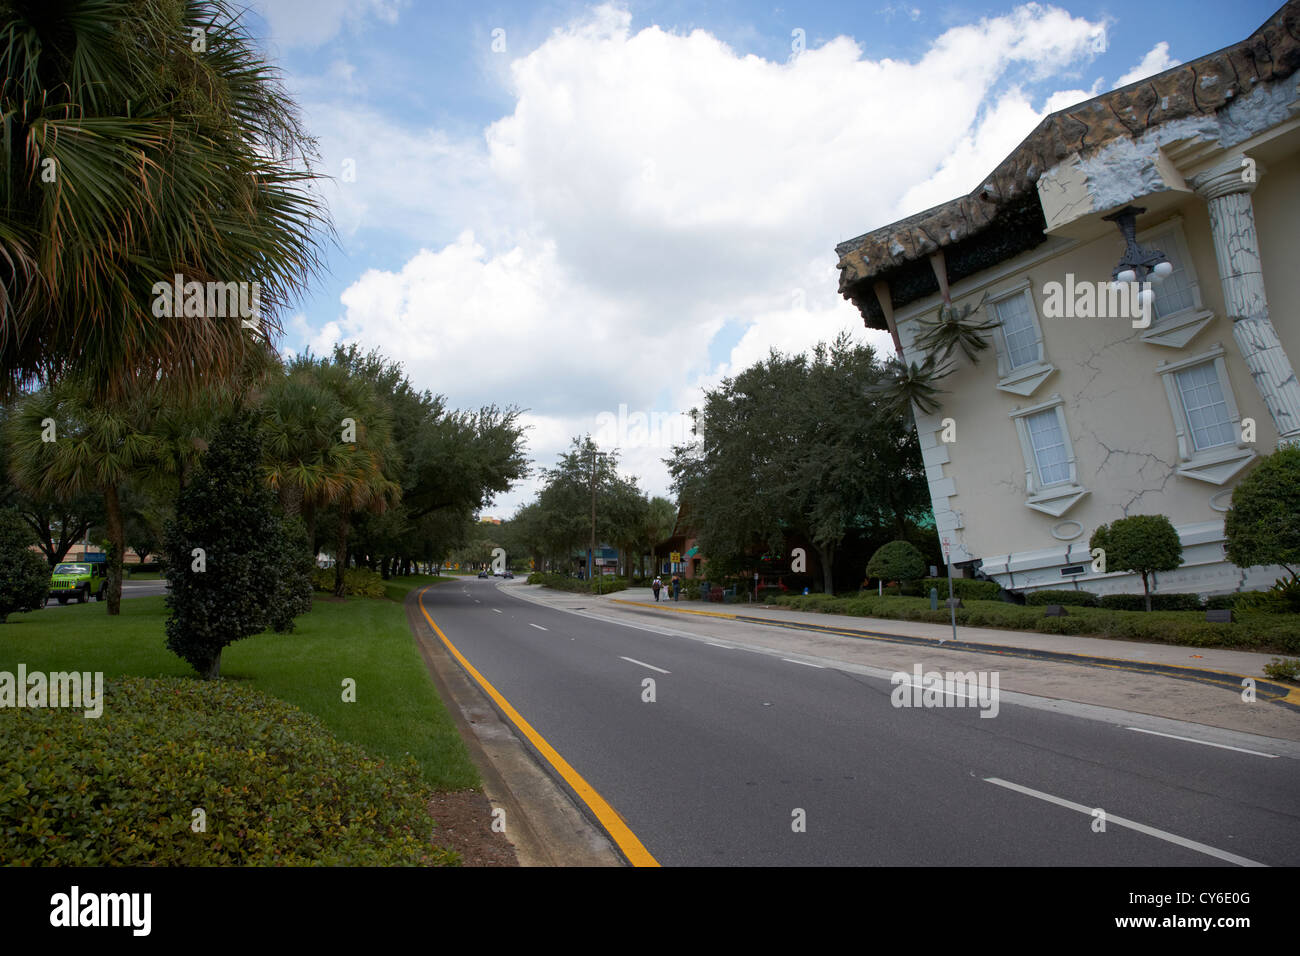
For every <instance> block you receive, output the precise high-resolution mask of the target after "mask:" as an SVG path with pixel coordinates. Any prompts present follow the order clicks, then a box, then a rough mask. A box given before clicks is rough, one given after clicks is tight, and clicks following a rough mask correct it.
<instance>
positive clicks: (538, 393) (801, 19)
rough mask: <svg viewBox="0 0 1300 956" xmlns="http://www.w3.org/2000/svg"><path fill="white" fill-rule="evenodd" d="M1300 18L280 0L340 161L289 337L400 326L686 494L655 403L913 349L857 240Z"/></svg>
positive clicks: (553, 439) (461, 369)
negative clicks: (614, 423) (857, 255)
mask: <svg viewBox="0 0 1300 956" xmlns="http://www.w3.org/2000/svg"><path fill="white" fill-rule="evenodd" d="M1275 9H1276V4H1274V3H1256V2H1234V3H1222V2H1217V3H1199V2H1197V3H1162V2H1149V3H1144V4H1108V3H1095V2H1085V3H1067V4H1062V5H1052V4H1032V3H1031V4H1010V3H1008V4H998V5H986V4H931V3H921V2H915V3H906V2H890V3H880V2H871V0H867V2H866V3H829V2H816V3H799V4H784V5H779V4H771V3H743V2H721V3H719V2H709V3H702V2H691V0H667V2H646V3H621V4H605V5H599V4H586V3H576V2H556V3H545V4H526V3H500V2H492V0H489V2H486V3H441V2H439V3H432V2H425V0H406V2H402V0H253V3H252V12H251V13H250V14H249V20H250V26H251V27H252V29H253V32H254V34H255V35H256V36H258V37H261V38H264V40H265V44H266V49H267V51H268V55H269V56H270V57H271V58H272V60H273V61H274V62H276V63H277V64H278V65H279V67H280V68H281V70H282V71H283V73H284V78H285V82H286V85H287V86H288V88H289V90H290V91H291V92H292V93H293V94H294V96H295V98H296V99H297V100H298V102H299V103H300V104H301V106H302V109H303V113H304V117H305V119H306V122H307V125H308V128H309V129H310V130H311V132H312V133H313V135H315V136H316V137H317V138H318V139H319V142H320V146H321V152H322V163H321V167H320V169H321V172H323V173H325V174H327V175H329V176H332V177H334V179H333V180H332V181H330V182H328V183H326V184H324V185H323V186H322V192H323V194H324V196H325V198H326V200H327V202H328V203H329V206H330V209H331V213H332V216H333V219H334V222H335V225H336V228H337V230H338V242H337V245H336V246H335V247H333V248H331V249H330V250H329V253H328V256H327V264H328V269H327V271H326V272H325V273H323V274H322V275H320V276H319V278H318V280H317V282H316V284H315V286H314V288H313V290H312V293H311V294H310V295H309V296H307V297H305V298H304V299H303V300H302V301H301V302H299V303H298V304H297V308H296V309H295V311H294V313H293V314H291V315H286V316H283V317H282V319H283V324H284V325H285V327H286V329H287V334H286V337H285V339H284V341H283V342H282V345H283V347H284V348H285V349H286V350H291V351H299V350H302V349H304V348H307V347H311V348H313V349H315V350H317V351H324V350H326V349H328V348H329V346H330V345H331V344H333V343H334V342H352V341H356V342H360V343H362V344H363V345H364V346H366V347H371V346H376V347H378V348H380V349H381V350H382V351H384V352H385V354H387V355H389V356H390V357H392V358H396V359H399V360H400V361H402V362H403V363H404V364H405V366H406V368H407V371H408V373H409V374H410V375H411V377H412V379H413V380H414V381H415V382H416V384H417V385H419V386H420V387H422V388H429V389H431V390H433V391H435V392H440V393H442V394H445V395H447V396H448V399H449V401H450V403H451V404H452V405H453V406H456V407H462V408H475V407H479V406H481V405H484V404H489V403H494V404H497V405H498V406H506V405H516V406H519V407H521V408H525V409H528V412H527V414H526V416H525V419H526V421H527V422H528V423H529V425H530V426H531V427H530V431H529V447H530V453H531V454H532V456H533V457H534V458H535V459H536V461H537V462H538V463H539V464H540V465H541V466H549V465H551V464H553V462H554V460H555V457H556V455H557V454H558V453H559V452H560V451H561V450H563V449H564V448H565V447H566V446H567V444H568V441H569V439H570V438H571V437H572V436H575V435H579V434H583V433H586V432H592V433H594V434H595V435H596V437H597V438H598V440H600V441H601V444H602V447H605V448H613V447H616V446H617V447H618V448H619V450H620V455H621V459H622V462H623V464H624V471H625V472H626V473H628V474H635V475H636V476H638V478H639V480H640V482H641V485H642V487H643V488H645V489H646V490H648V491H650V492H652V493H665V492H666V491H667V490H668V477H667V471H666V469H665V468H664V467H663V465H662V463H661V461H660V459H662V458H663V457H664V456H666V455H667V454H668V446H669V445H670V444H671V443H672V441H674V440H680V438H681V436H682V429H681V426H680V422H679V421H678V420H673V421H672V423H671V424H665V421H664V418H663V417H661V418H660V419H658V420H657V422H658V423H657V424H654V423H655V421H656V420H655V419H652V418H651V417H650V416H652V415H655V414H656V413H657V414H658V415H659V416H666V415H668V414H677V413H681V412H684V411H686V410H687V409H689V408H691V407H692V406H693V405H697V404H699V401H700V396H701V390H702V389H703V388H706V387H710V386H712V385H715V384H716V383H717V382H718V381H720V379H721V378H722V377H723V376H725V375H728V374H733V373H734V372H736V371H739V370H740V369H742V368H744V367H746V366H747V365H749V364H751V363H753V362H754V361H757V360H759V359H761V358H762V357H764V356H765V355H766V353H767V351H768V349H769V348H773V347H775V348H780V349H782V350H783V351H787V352H788V351H794V350H803V349H807V348H809V347H811V346H812V345H813V344H814V343H816V342H817V341H819V340H829V339H831V338H834V336H835V335H836V334H837V333H838V332H839V331H841V330H843V329H849V330H851V331H852V332H853V333H854V335H855V336H856V337H858V338H860V339H862V340H864V341H868V342H870V343H871V344H873V345H875V346H876V347H877V349H880V350H884V349H885V348H887V339H886V338H885V337H884V336H882V335H881V333H876V332H867V331H866V330H864V329H863V328H862V324H861V320H860V318H859V317H858V316H857V314H856V311H855V310H854V309H853V308H852V307H851V306H850V305H849V304H848V303H846V302H844V301H843V300H842V299H840V298H839V296H838V295H837V293H836V278H837V274H836V272H835V268H834V266H835V255H834V251H833V250H834V246H835V244H836V243H837V242H839V241H841V240H843V239H846V238H850V237H852V236H854V235H858V234H860V233H862V232H865V231H867V230H869V229H872V228H875V227H877V226H880V225H883V224H885V223H888V222H891V221H893V220H895V219H898V218H901V217H902V216H905V215H908V214H910V213H912V212H916V211H918V210H920V209H923V208H926V207H927V206H930V205H933V204H935V203H938V202H943V201H945V200H947V199H950V198H952V197H953V196H956V195H959V194H961V193H964V192H966V191H968V190H970V189H971V188H973V187H974V186H975V185H977V184H978V182H979V180H980V179H981V178H982V177H983V176H984V175H985V174H986V173H987V172H988V171H989V170H990V169H992V168H993V167H994V166H995V165H996V164H997V163H998V162H999V161H1000V160H1001V159H1002V158H1003V157H1004V156H1005V155H1007V153H1009V152H1010V151H1011V150H1012V149H1013V148H1014V147H1015V145H1016V144H1017V143H1018V142H1019V141H1020V140H1021V139H1023V137H1024V136H1025V135H1027V134H1028V133H1029V132H1030V131H1031V130H1032V129H1033V127H1034V125H1035V124H1036V123H1037V122H1038V121H1039V120H1040V119H1041V118H1042V117H1043V116H1044V115H1046V114H1047V113H1048V112H1050V111H1052V110H1054V109H1060V108H1064V107H1065V106H1069V105H1071V104H1073V103H1075V102H1078V101H1080V100H1082V99H1086V98H1088V97H1090V96H1095V95H1098V94H1100V93H1102V92H1105V91H1106V90H1109V89H1111V88H1113V87H1114V86H1116V85H1119V84H1120V83H1121V81H1125V82H1131V81H1132V80H1135V79H1139V78H1141V77H1142V76H1145V75H1150V74H1152V73H1155V72H1159V71H1160V70H1162V69H1166V68H1169V67H1170V66H1173V65H1175V64H1176V63H1179V62H1185V61H1187V60H1191V59H1195V58H1196V57H1198V56H1202V55H1204V54H1206V53H1209V52H1212V51H1214V50H1217V49H1219V48H1221V47H1223V46H1227V45H1229V44H1232V43H1235V42H1237V41H1238V40H1240V39H1242V38H1244V37H1245V36H1247V35H1248V34H1249V33H1250V32H1251V31H1252V30H1253V29H1254V28H1255V27H1257V26H1258V25H1259V24H1260V23H1262V22H1263V21H1264V20H1265V19H1267V18H1268V17H1269V16H1270V15H1271V14H1272V13H1273V12H1274V10H1275ZM791 401H797V396H792V397H791ZM620 406H624V413H623V416H622V418H621V419H619V421H621V422H627V421H631V422H633V423H634V424H635V423H636V422H637V421H638V419H637V418H636V417H635V416H636V415H637V414H638V413H640V414H642V415H644V416H646V420H647V421H650V422H651V423H652V427H649V428H648V429H643V430H638V429H635V428H633V429H631V430H629V429H628V428H627V427H625V426H621V425H620V426H618V427H611V426H610V424H609V423H610V421H611V419H613V418H615V417H617V416H618V415H619V410H620ZM535 488H536V484H535V482H531V481H530V482H525V483H524V484H523V485H521V486H520V487H519V488H517V489H516V490H514V491H512V492H511V493H509V494H507V495H504V496H502V497H501V498H500V499H498V501H497V502H496V503H494V505H493V506H492V507H491V508H489V509H488V511H489V513H492V514H496V515H499V516H502V517H508V516H509V514H510V513H511V512H513V510H514V508H515V507H517V506H518V505H519V504H522V503H524V502H526V501H527V500H529V499H530V498H531V496H532V494H533V492H534V490H535Z"/></svg>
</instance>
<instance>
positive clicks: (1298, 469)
mask: <svg viewBox="0 0 1300 956" xmlns="http://www.w3.org/2000/svg"><path fill="white" fill-rule="evenodd" d="M1223 533H1224V537H1225V539H1226V540H1225V545H1226V547H1225V551H1226V553H1227V556H1228V560H1229V561H1231V562H1232V563H1233V564H1235V565H1237V567H1239V568H1250V567H1257V566H1259V565H1268V564H1280V565H1283V566H1285V567H1287V568H1288V569H1289V570H1291V571H1292V576H1293V577H1294V574H1295V570H1296V569H1297V568H1300V448H1295V447H1285V448H1279V449H1278V450H1277V451H1275V452H1273V453H1272V454H1270V455H1265V456H1264V458H1263V459H1262V460H1261V461H1260V462H1259V464H1258V465H1256V466H1255V468H1254V470H1253V471H1252V472H1251V473H1250V474H1249V475H1247V476H1246V477H1245V479H1244V480H1243V481H1242V482H1241V484H1239V485H1237V487H1236V488H1235V489H1234V490H1233V492H1232V507H1230V508H1229V509H1228V513H1227V514H1225V515H1224V516H1223Z"/></svg>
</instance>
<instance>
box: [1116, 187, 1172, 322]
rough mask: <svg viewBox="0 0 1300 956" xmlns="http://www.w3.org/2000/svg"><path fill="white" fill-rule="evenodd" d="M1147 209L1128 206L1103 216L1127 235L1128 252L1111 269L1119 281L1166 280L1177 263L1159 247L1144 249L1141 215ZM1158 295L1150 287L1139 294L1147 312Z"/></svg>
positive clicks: (1144, 313)
mask: <svg viewBox="0 0 1300 956" xmlns="http://www.w3.org/2000/svg"><path fill="white" fill-rule="evenodd" d="M1144 212H1146V208H1145V207H1143V206H1125V207H1124V208H1123V209H1120V210H1119V211H1117V212H1113V213H1111V214H1110V215H1109V216H1102V219H1104V220H1106V221H1107V222H1113V223H1115V225H1116V226H1118V227H1119V231H1120V235H1122V236H1123V237H1124V255H1123V256H1122V257H1121V258H1120V260H1119V262H1118V263H1117V264H1116V266H1115V268H1114V269H1112V270H1111V278H1112V279H1114V281H1116V282H1123V283H1128V282H1139V283H1145V282H1146V281H1147V279H1148V278H1150V280H1151V281H1152V282H1163V281H1164V280H1165V278H1166V277H1167V276H1168V275H1170V273H1172V272H1173V271H1174V264H1173V263H1172V262H1170V261H1169V258H1168V257H1167V256H1166V255H1165V254H1164V253H1163V252H1161V251H1160V250H1159V249H1144V248H1142V247H1141V246H1140V245H1138V241H1137V217H1138V216H1140V215H1142V214H1143V213H1144ZM1155 298H1156V294H1155V293H1154V292H1152V291H1151V290H1150V289H1149V288H1144V289H1142V290H1141V291H1140V292H1139V293H1138V302H1139V303H1140V304H1141V307H1142V313H1143V315H1146V314H1147V310H1148V309H1150V308H1152V307H1153V306H1154V304H1155Z"/></svg>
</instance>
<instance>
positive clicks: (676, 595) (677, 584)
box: [673, 574, 682, 601]
mask: <svg viewBox="0 0 1300 956" xmlns="http://www.w3.org/2000/svg"><path fill="white" fill-rule="evenodd" d="M681 599H682V579H681V578H679V577H678V576H677V575H676V574H674V575H673V600H674V601H680V600H681Z"/></svg>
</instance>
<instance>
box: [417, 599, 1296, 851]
mask: <svg viewBox="0 0 1300 956" xmlns="http://www.w3.org/2000/svg"><path fill="white" fill-rule="evenodd" d="M423 602H424V606H425V608H426V609H427V611H428V613H429V614H430V615H431V616H432V617H433V619H434V621H436V622H437V624H438V626H439V627H440V628H441V629H442V631H443V632H444V633H445V634H446V635H447V638H448V639H449V640H450V641H451V642H452V643H453V644H454V645H455V646H456V647H457V649H458V650H459V651H460V652H461V653H462V654H463V655H464V656H465V657H466V658H467V659H468V660H469V662H470V663H471V664H472V665H473V666H474V667H475V668H476V669H477V670H478V671H479V672H480V673H481V674H482V675H483V676H484V677H485V678H486V679H487V680H488V681H490V682H491V684H492V685H493V686H494V687H495V688H496V689H497V691H499V692H500V693H501V694H502V695H503V696H504V697H505V698H506V700H508V701H509V702H510V704H511V705H513V707H514V708H515V709H516V710H517V711H519V713H520V714H521V715H522V716H523V717H524V718H525V719H526V720H527V721H529V722H530V723H531V724H532V726H533V727H534V728H535V729H536V730H537V731H538V732H539V733H540V734H541V735H542V736H543V737H544V738H545V739H546V741H547V742H548V743H549V744H550V745H551V746H552V747H554V748H555V749H556V751H558V752H559V754H560V755H561V756H562V757H564V759H565V760H567V761H568V763H569V764H570V765H572V767H573V768H574V769H575V770H576V771H577V772H578V773H580V774H581V775H582V776H583V777H585V779H586V780H587V782H588V783H590V784H591V785H592V786H593V787H594V788H595V789H596V790H597V791H598V792H599V793H600V794H601V796H603V797H604V799H605V800H606V801H608V802H609V803H610V804H611V805H612V806H613V808H614V809H615V810H616V811H617V812H618V813H619V814H620V815H621V816H622V818H623V819H624V820H625V821H626V822H627V824H628V826H629V828H630V829H631V831H632V832H633V833H634V834H636V836H637V837H638V838H639V839H640V841H641V843H642V844H644V846H645V847H646V849H648V850H649V852H650V853H651V854H652V855H653V856H654V857H655V858H656V859H657V860H658V861H659V862H660V863H661V864H664V865H683V864H685V865H711V864H736V865H864V864H871V865H874V864H879V865H898V866H908V865H916V866H935V865H1033V866H1061V865H1082V866H1184V865H1186V866H1214V865H1222V866H1229V867H1230V866H1236V865H1243V864H1245V863H1258V864H1266V865H1273V866H1277V865H1292V866H1293V865H1296V864H1297V863H1300V796H1298V794H1300V766H1298V762H1297V760H1296V759H1294V758H1293V757H1291V756H1280V757H1268V756H1261V755H1258V754H1252V753H1245V752H1240V751H1237V750H1232V749H1225V748H1223V747H1212V746H1206V745H1202V744H1198V743H1193V742H1189V741H1182V740H1176V739H1172V738H1169V737H1162V736H1156V735H1153V734H1149V733H1139V732H1134V731H1132V730H1128V729H1125V728H1124V727H1122V726H1118V725H1116V724H1113V723H1108V722H1102V721H1098V720H1091V719H1085V718H1082V717H1076V716H1070V715H1067V714H1059V713H1053V712H1050V711H1045V710H1042V709H1038V708H1030V707H1024V706H1019V705H1016V704H1014V703H1011V702H1009V701H1007V700H1002V701H1001V702H1000V705H999V707H998V711H997V715H996V716H995V717H991V718H989V717H981V716H980V710H979V708H977V707H974V706H951V704H952V703H955V702H956V699H955V698H953V697H951V696H944V697H942V698H941V699H942V700H945V701H947V702H948V703H949V704H950V705H949V706H941V707H929V708H922V707H895V706H893V705H892V703H891V692H893V691H894V690H895V688H894V687H893V686H892V685H891V683H890V681H888V680H886V679H880V678H872V677H866V676H863V675H861V674H857V673H851V672H849V671H845V670H839V669H836V668H834V667H813V666H809V665H808V664H806V663H799V662H797V661H795V660H793V659H789V660H787V659H781V658H779V657H775V656H772V655H769V654H763V653H756V652H751V651H747V650H744V649H738V648H729V647H724V646H718V645H715V644H709V643H706V642H705V641H703V640H693V639H689V638H683V637H674V636H668V635H664V634H659V633H655V632H653V631H648V630H642V629H639V628H636V627H633V626H630V625H619V624H613V623H607V622H604V621H595V620H588V619H585V618H584V617H582V616H580V615H575V614H571V613H567V612H565V611H560V610H556V609H553V608H549V607H545V606H542V605H539V604H536V603H534V602H530V601H527V600H524V599H522V598H517V597H514V596H512V595H510V594H509V593H508V589H507V590H505V591H503V590H500V589H498V587H497V586H496V582H495V581H484V580H478V579H473V578H470V579H466V580H464V581H463V582H461V583H460V584H458V585H457V584H450V585H443V586H441V587H437V588H430V589H428V590H427V591H425V592H424V595H423ZM674 626H677V625H676V624H675V625H674ZM683 629H685V628H683ZM919 662H920V663H922V664H923V665H924V660H923V658H922V659H919ZM647 678H649V679H651V680H653V681H654V697H655V700H654V702H646V700H644V699H643V698H644V697H646V696H647V685H645V684H644V683H643V681H644V680H645V679H647ZM1098 679H1099V680H1102V679H1105V677H1104V676H1102V675H1100V674H1099V677H1098ZM1189 735H1190V734H1189ZM1098 810H1100V811H1101V812H1102V813H1104V815H1105V826H1104V830H1102V829H1101V816H1100V814H1099V813H1097V812H1096V811H1098ZM800 811H802V813H800ZM800 818H802V820H803V821H804V828H803V831H802V832H799V831H798V830H797V824H798V822H799V820H800Z"/></svg>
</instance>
